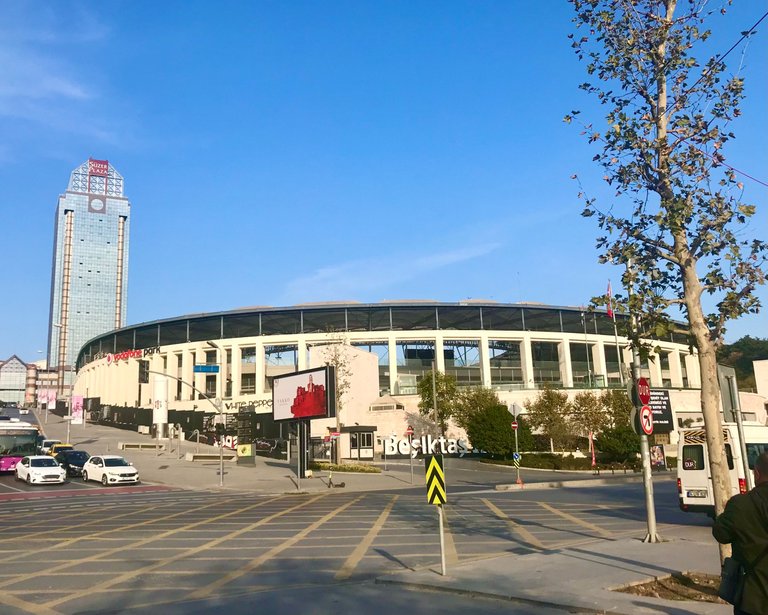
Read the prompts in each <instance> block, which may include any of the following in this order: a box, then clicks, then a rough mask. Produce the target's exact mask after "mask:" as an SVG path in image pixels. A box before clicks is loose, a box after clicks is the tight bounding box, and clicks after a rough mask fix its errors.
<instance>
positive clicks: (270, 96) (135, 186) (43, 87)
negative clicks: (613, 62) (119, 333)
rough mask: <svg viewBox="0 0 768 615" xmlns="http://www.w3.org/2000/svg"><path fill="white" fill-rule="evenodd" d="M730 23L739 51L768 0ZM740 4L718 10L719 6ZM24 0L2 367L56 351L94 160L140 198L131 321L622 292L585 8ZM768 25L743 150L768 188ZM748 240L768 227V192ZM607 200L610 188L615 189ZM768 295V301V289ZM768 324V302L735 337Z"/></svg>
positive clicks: (721, 31)
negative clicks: (50, 326)
mask: <svg viewBox="0 0 768 615" xmlns="http://www.w3.org/2000/svg"><path fill="white" fill-rule="evenodd" d="M736 4H737V6H734V7H732V8H731V9H730V10H729V12H728V14H727V15H726V16H725V17H722V18H720V17H718V18H716V19H714V20H713V22H712V26H713V28H714V29H715V31H716V35H715V36H714V37H713V39H712V40H711V45H712V47H711V48H712V50H713V51H715V52H723V51H725V50H726V49H728V47H730V46H731V45H732V44H733V43H734V42H735V41H736V40H737V39H738V38H739V33H740V32H741V31H743V30H745V29H747V28H748V27H749V26H751V25H752V24H753V23H754V22H755V21H756V20H757V19H758V18H759V17H760V15H762V14H763V13H764V12H765V11H766V10H768V2H765V1H762V0H761V1H759V2H758V1H750V2H737V3H736ZM713 5H714V6H716V7H719V6H720V3H719V2H713ZM159 6H160V5H158V4H157V3H155V2H149V1H141V2H127V1H126V2H120V1H114V2H109V3H99V4H94V3H90V2H69V1H65V0H62V1H55V2H54V1H49V2H4V3H2V4H0V135H1V136H0V229H2V244H0V245H2V247H3V252H4V257H5V258H4V264H3V266H2V269H1V270H0V289H2V297H3V299H2V301H0V322H1V323H2V330H1V331H2V332H1V333H0V359H2V358H7V357H8V356H10V355H11V354H18V355H19V356H20V357H21V358H22V359H24V360H28V361H31V360H36V359H37V358H38V357H40V356H42V355H39V354H38V353H37V351H38V350H45V340H46V332H47V319H48V306H49V293H50V262H51V253H52V241H53V223H54V211H55V206H56V200H57V196H58V195H59V194H60V193H62V192H63V191H64V190H65V189H66V186H67V181H68V179H69V174H70V172H71V171H72V169H74V168H75V167H76V166H78V165H79V164H81V163H82V162H83V161H85V160H86V159H87V158H88V157H94V158H100V159H108V160H109V161H110V162H111V163H112V164H113V165H114V166H115V167H116V168H117V169H118V171H119V172H120V173H121V174H122V175H123V176H124V178H125V186H126V196H127V197H128V198H129V199H130V200H131V202H132V220H131V224H132V227H131V247H130V265H129V300H128V322H129V323H130V324H133V323H138V322H143V321H148V320H154V319H157V318H167V317H174V316H179V315H182V314H189V313H197V312H209V311H219V310H226V309H235V308H238V307H243V306H253V305H273V306H281V305H291V304H295V303H301V302H312V301H327V300H356V301H362V302H376V301H381V300H388V299H416V298H420V299H435V300H440V301H460V300H464V299H467V298H475V299H493V300H496V301H501V302H516V301H529V302H541V303H547V304H554V305H582V304H585V303H586V302H588V300H589V298H590V297H592V296H594V295H599V294H601V293H603V292H605V288H606V284H607V281H608V279H609V278H612V280H613V287H614V290H618V285H619V284H618V279H619V272H618V271H616V270H612V269H611V268H608V267H606V266H602V265H599V264H598V263H597V252H596V250H595V248H594V238H595V236H596V235H597V229H596V227H595V226H594V222H593V221H591V220H586V219H583V218H581V217H580V215H579V213H580V211H581V203H580V202H579V201H578V199H577V196H576V195H577V192H578V189H577V186H576V185H575V184H574V182H573V181H572V180H570V179H569V178H570V176H571V175H572V174H574V173H578V175H579V176H580V178H581V180H582V182H583V183H584V186H585V188H587V189H588V190H589V191H590V192H592V193H595V194H603V193H604V192H603V187H602V182H601V179H600V178H601V176H602V173H601V171H600V169H598V168H597V167H595V166H594V164H593V163H592V162H591V158H592V155H593V154H594V151H593V150H592V149H591V148H590V146H588V145H587V144H585V143H584V142H583V138H582V137H580V136H579V129H578V128H577V127H576V126H574V125H570V126H569V125H566V124H564V123H563V122H562V118H563V116H564V115H565V114H566V113H568V112H569V111H570V110H571V109H582V113H583V116H586V117H587V118H589V119H590V120H594V121H599V120H600V118H601V117H602V116H603V112H602V111H601V110H600V109H599V108H598V107H597V106H596V105H595V103H594V102H593V101H591V100H589V99H586V98H585V97H584V96H583V95H582V94H581V93H580V92H579V90H578V89H577V86H578V84H579V83H580V82H581V81H583V80H584V78H585V73H584V66H583V65H581V64H579V63H578V61H577V60H576V58H575V56H574V54H573V53H572V50H571V49H570V47H569V41H568V40H567V38H566V35H567V34H568V33H569V32H570V31H571V28H572V26H571V23H570V19H571V16H572V15H571V8H570V6H569V5H568V4H567V3H565V2H560V1H556V0H548V1H543V2H522V1H508V0H505V1H498V2H494V1H484V2H478V1H470V0H466V1H453V0H448V1H439V2H438V1H433V2H428V1H417V2H413V1H410V0H403V1H387V2H383V1H378V2H373V1H363V2H361V1H359V0H356V1H349V2H344V1H339V2H299V1H292V2H277V1H275V2H266V1H264V2H245V1H242V2H235V1H227V2H203V1H185V2H181V1H166V2H163V3H162V9H159V8H158V7H159ZM766 29H768V22H764V24H763V29H761V30H760V31H759V32H758V34H757V36H755V37H753V39H752V41H751V42H750V44H749V46H748V48H747V50H746V55H744V56H742V54H741V49H739V50H737V51H735V52H733V53H732V54H731V56H730V60H731V62H730V65H731V66H732V67H733V69H734V70H736V69H737V68H739V67H740V68H739V69H740V72H741V73H742V74H743V75H744V76H745V77H746V80H747V82H746V88H747V100H746V102H745V104H744V108H743V110H744V114H743V116H742V118H741V119H740V120H739V122H738V123H737V124H735V125H734V126H733V129H734V131H735V132H736V135H737V139H736V140H735V141H732V142H731V143H729V144H728V146H727V149H726V152H725V153H726V156H728V162H730V163H731V164H733V165H734V166H736V167H737V168H739V169H741V170H743V171H745V172H747V173H749V174H751V175H753V176H755V177H758V178H759V179H761V180H763V181H768V155H767V154H766V147H765V142H766V136H768V129H767V126H766V113H765V110H766V109H767V108H768V82H767V81H766V79H765V75H766V74H768V66H766V65H767V64H768V36H767V35H768V31H764V30H766ZM744 184H745V192H744V200H745V201H746V202H752V203H755V204H757V205H758V215H757V216H756V218H755V219H754V221H753V222H752V224H751V228H750V229H749V230H748V233H749V234H751V235H752V236H758V237H762V238H766V236H767V235H768V232H766V229H768V212H767V211H766V201H767V199H766V197H768V189H766V188H765V187H764V186H761V185H760V184H759V183H756V182H753V181H750V180H748V179H745V180H744ZM606 203H607V201H606ZM760 296H761V297H762V300H763V302H764V303H765V304H767V305H768V291H766V289H765V288H763V289H762V290H761V291H760ZM747 334H750V335H753V336H758V337H768V317H767V316H766V314H765V313H763V314H762V315H758V316H753V317H748V318H743V319H741V320H740V321H738V322H735V323H732V324H731V326H730V329H729V333H728V336H727V339H728V340H729V341H735V340H736V339H738V338H739V337H741V336H743V335H747Z"/></svg>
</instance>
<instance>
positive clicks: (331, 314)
mask: <svg viewBox="0 0 768 615" xmlns="http://www.w3.org/2000/svg"><path fill="white" fill-rule="evenodd" d="M302 323H303V325H302V326H303V330H304V333H331V332H333V331H346V330H347V316H346V312H345V311H344V310H304V312H303V315H302Z"/></svg>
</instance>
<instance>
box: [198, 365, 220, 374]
mask: <svg viewBox="0 0 768 615" xmlns="http://www.w3.org/2000/svg"><path fill="white" fill-rule="evenodd" d="M195 373H196V374H218V373H219V366H218V365H195Z"/></svg>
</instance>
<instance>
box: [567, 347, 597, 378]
mask: <svg viewBox="0 0 768 615" xmlns="http://www.w3.org/2000/svg"><path fill="white" fill-rule="evenodd" d="M569 348H570V351H571V371H572V373H573V386H574V388H585V387H587V388H591V387H593V386H594V383H595V379H594V376H595V362H594V361H593V360H592V346H590V345H588V344H583V343H579V342H571V343H570V344H569Z"/></svg>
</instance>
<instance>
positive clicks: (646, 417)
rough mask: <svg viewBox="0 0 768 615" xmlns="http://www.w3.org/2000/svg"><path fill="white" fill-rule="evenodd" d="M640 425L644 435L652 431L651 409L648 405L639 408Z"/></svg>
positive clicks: (648, 434)
mask: <svg viewBox="0 0 768 615" xmlns="http://www.w3.org/2000/svg"><path fill="white" fill-rule="evenodd" d="M640 427H641V428H642V430H643V433H644V434H645V435H646V436H650V435H651V434H652V433H653V410H651V407H650V406H643V407H642V408H641V409H640Z"/></svg>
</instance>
